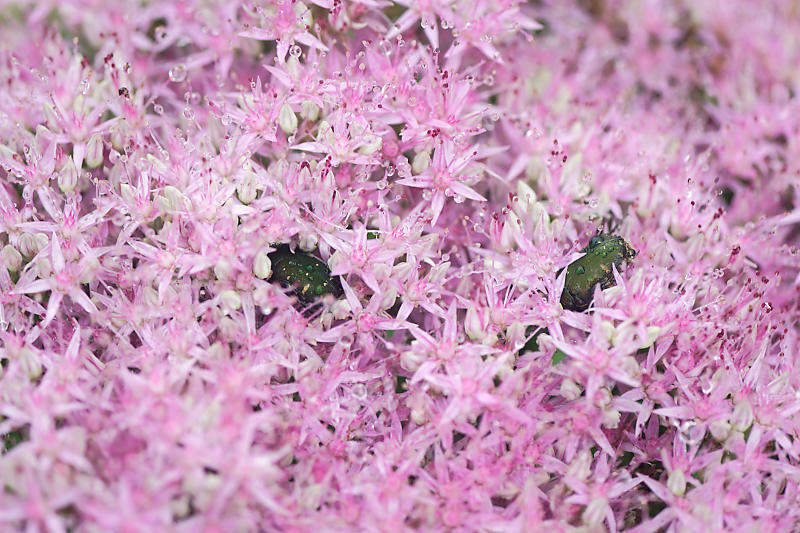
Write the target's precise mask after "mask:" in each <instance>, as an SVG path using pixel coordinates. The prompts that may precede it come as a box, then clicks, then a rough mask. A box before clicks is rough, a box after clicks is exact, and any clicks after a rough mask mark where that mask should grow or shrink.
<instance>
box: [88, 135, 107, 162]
mask: <svg viewBox="0 0 800 533" xmlns="http://www.w3.org/2000/svg"><path fill="white" fill-rule="evenodd" d="M84 161H86V166H87V167H89V168H97V167H99V166H100V165H101V164H102V163H103V138H102V137H101V136H100V134H99V133H95V134H94V135H92V136H91V138H90V139H89V142H88V143H87V145H86V158H85V159H84Z"/></svg>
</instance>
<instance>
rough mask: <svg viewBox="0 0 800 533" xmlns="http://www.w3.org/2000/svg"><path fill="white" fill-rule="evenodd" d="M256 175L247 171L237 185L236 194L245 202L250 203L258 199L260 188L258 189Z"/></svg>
mask: <svg viewBox="0 0 800 533" xmlns="http://www.w3.org/2000/svg"><path fill="white" fill-rule="evenodd" d="M255 178H256V175H255V174H254V173H253V172H245V174H244V176H242V179H241V180H240V181H239V183H238V184H237V185H236V196H237V197H238V198H239V201H240V202H242V203H243V204H245V205H246V204H249V203H250V202H252V201H253V200H255V199H256V196H257V195H258V190H257V189H256V179H255Z"/></svg>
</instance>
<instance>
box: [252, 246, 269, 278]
mask: <svg viewBox="0 0 800 533" xmlns="http://www.w3.org/2000/svg"><path fill="white" fill-rule="evenodd" d="M253 274H255V275H256V277H257V278H261V279H267V278H268V277H270V276H271V275H272V261H271V260H270V258H269V256H268V255H267V253H266V252H264V251H263V250H262V251H260V252H258V253H257V254H256V257H255V259H254V260H253Z"/></svg>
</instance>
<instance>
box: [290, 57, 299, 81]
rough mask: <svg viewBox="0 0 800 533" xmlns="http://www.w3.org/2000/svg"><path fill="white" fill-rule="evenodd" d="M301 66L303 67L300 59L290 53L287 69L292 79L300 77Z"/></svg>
mask: <svg viewBox="0 0 800 533" xmlns="http://www.w3.org/2000/svg"><path fill="white" fill-rule="evenodd" d="M301 68H302V67H301V66H300V60H299V59H297V58H296V57H294V56H291V55H290V56H289V59H287V60H286V70H287V72H289V76H291V77H292V79H295V80H296V79H298V78H300V70H301Z"/></svg>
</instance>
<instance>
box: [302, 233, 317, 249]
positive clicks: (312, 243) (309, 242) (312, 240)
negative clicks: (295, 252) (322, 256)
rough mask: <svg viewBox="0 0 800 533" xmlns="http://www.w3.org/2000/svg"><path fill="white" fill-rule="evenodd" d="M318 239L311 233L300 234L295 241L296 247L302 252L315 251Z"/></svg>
mask: <svg viewBox="0 0 800 533" xmlns="http://www.w3.org/2000/svg"><path fill="white" fill-rule="evenodd" d="M317 243H319V238H318V237H317V236H316V235H315V234H313V233H302V234H300V236H299V237H298V239H297V246H299V247H300V249H301V250H303V251H304V252H310V251H312V250H316V249H317Z"/></svg>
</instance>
